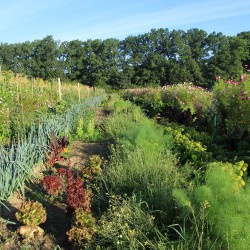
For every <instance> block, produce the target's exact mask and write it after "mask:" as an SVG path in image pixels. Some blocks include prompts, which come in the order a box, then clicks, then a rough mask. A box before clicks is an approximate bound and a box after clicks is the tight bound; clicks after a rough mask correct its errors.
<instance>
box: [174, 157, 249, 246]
mask: <svg viewBox="0 0 250 250" xmlns="http://www.w3.org/2000/svg"><path fill="white" fill-rule="evenodd" d="M246 170H247V165H246V164H245V163H244V162H243V161H242V162H238V163H236V164H231V163H221V162H214V163H210V164H209V168H208V171H207V173H206V175H205V183H204V184H203V185H200V186H198V187H196V188H195V189H194V190H193V192H190V193H187V192H186V191H181V190H177V191H174V197H175V198H176V201H177V204H179V206H180V207H181V208H182V211H183V212H184V214H185V220H186V218H189V219H190V222H191V225H192V226H191V228H190V232H192V231H193V226H196V225H200V227H198V228H200V229H202V230H203V231H202V233H203V234H204V235H203V236H202V238H200V236H201V230H198V231H197V236H198V235H199V239H200V240H202V241H203V242H200V243H199V244H200V246H203V244H204V243H205V240H208V239H209V240H210V242H211V241H213V244H214V249H239V250H241V249H248V246H249V245H250V236H249V230H250V224H249V219H250V217H249V209H250V188H249V181H247V179H245V180H244V172H246ZM245 181H246V182H245ZM202 206H203V207H204V206H205V208H206V212H205V213H204V214H203V216H202V217H200V211H202ZM202 225H203V226H202ZM204 225H206V228H205V227H204ZM201 226H202V227H201ZM220 246H222V248H221V247H220ZM200 249H204V248H200ZM205 249H206V248H205Z"/></svg>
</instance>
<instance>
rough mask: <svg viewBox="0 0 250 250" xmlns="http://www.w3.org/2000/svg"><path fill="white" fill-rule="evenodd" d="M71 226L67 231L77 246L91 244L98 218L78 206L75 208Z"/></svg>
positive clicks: (71, 240) (69, 237) (70, 239)
mask: <svg viewBox="0 0 250 250" xmlns="http://www.w3.org/2000/svg"><path fill="white" fill-rule="evenodd" d="M71 224H72V226H71V228H70V230H69V231H68V232H67V235H68V239H69V241H70V242H71V243H72V244H73V245H75V246H79V247H80V246H83V244H87V245H89V244H90V243H91V241H92V239H93V237H94V235H95V233H96V231H97V230H96V220H95V218H94V217H93V216H92V214H91V213H90V212H87V211H85V210H84V209H81V208H78V209H76V210H75V212H74V214H73V217H72V220H71Z"/></svg>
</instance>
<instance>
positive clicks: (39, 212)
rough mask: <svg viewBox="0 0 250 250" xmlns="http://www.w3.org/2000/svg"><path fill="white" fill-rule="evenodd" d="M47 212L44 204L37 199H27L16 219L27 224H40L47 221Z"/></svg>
mask: <svg viewBox="0 0 250 250" xmlns="http://www.w3.org/2000/svg"><path fill="white" fill-rule="evenodd" d="M46 218H47V214H46V210H45V208H44V207H43V205H42V204H41V203H39V202H37V201H26V202H24V203H23V204H22V206H21V207H20V208H19V210H18V211H17V212H16V219H17V220H18V221H20V222H22V223H24V224H25V225H27V226H38V225H39V224H41V223H44V222H45V221H46Z"/></svg>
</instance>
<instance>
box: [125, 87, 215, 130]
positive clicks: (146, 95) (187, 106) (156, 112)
mask: <svg viewBox="0 0 250 250" xmlns="http://www.w3.org/2000/svg"><path fill="white" fill-rule="evenodd" d="M124 97H125V98H127V99H129V100H131V101H132V100H133V101H134V102H135V103H136V104H137V105H139V106H141V107H142V109H143V110H144V111H145V112H146V114H147V115H148V116H149V117H151V118H153V117H154V118H155V117H156V116H160V118H166V119H167V120H169V121H171V122H172V121H175V122H178V123H181V124H186V125H194V126H203V125H206V121H207V120H208V118H209V115H210V114H209V112H208V111H209V108H210V106H211V103H212V95H211V93H210V92H208V91H207V90H206V89H204V88H201V87H196V86H194V85H193V84H192V83H184V84H175V85H167V86H164V87H162V88H161V89H153V88H149V89H141V90H139V89H135V90H128V91H126V92H125V93H124Z"/></svg>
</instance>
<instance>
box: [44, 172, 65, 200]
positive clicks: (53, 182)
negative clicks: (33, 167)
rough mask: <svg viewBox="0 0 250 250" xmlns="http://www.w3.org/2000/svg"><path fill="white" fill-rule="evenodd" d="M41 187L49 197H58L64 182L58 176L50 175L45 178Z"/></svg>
mask: <svg viewBox="0 0 250 250" xmlns="http://www.w3.org/2000/svg"><path fill="white" fill-rule="evenodd" d="M41 185H42V186H43V188H44V190H45V191H46V192H47V193H48V194H49V195H54V196H58V194H59V192H60V191H61V186H62V182H61V179H60V177H59V176H58V175H48V176H45V177H44V178H43V180H42V181H41Z"/></svg>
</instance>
